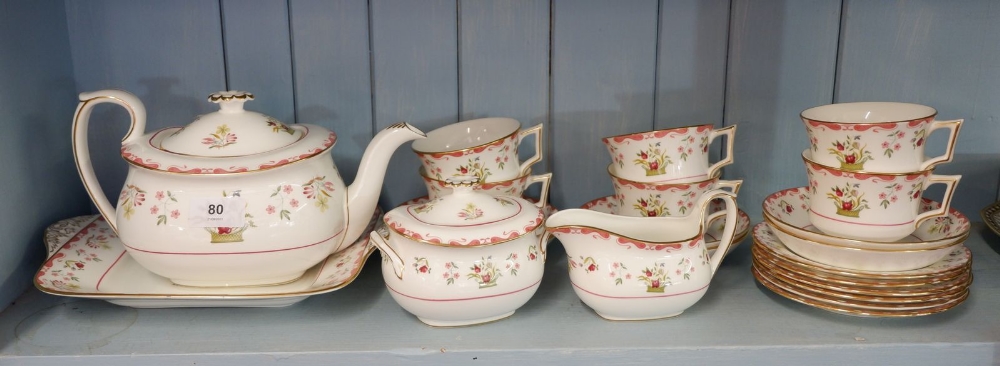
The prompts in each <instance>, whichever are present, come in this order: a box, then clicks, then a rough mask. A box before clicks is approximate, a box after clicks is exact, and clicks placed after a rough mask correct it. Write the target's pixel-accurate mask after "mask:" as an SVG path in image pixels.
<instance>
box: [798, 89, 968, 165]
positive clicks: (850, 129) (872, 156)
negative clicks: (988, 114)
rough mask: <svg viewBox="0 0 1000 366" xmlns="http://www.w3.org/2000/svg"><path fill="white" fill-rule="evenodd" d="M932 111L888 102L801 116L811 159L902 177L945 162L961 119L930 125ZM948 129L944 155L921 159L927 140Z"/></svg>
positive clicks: (825, 107) (825, 108) (810, 111)
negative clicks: (807, 138) (939, 131)
mask: <svg viewBox="0 0 1000 366" xmlns="http://www.w3.org/2000/svg"><path fill="white" fill-rule="evenodd" d="M936 115H937V111H936V110H934V108H931V107H928V106H923V105H919V104H910V103H893V102H860V103H839V104H828V105H822V106H818V107H813V108H809V109H806V110H805V111H802V114H801V118H802V122H803V123H804V124H805V126H806V132H807V133H808V134H809V144H810V149H811V150H812V152H813V155H812V160H813V161H815V162H817V163H819V164H823V165H826V166H832V167H839V168H840V169H843V170H847V171H862V170H863V171H874V172H885V173H905V172H915V171H923V170H930V169H933V168H934V166H936V165H938V164H941V163H946V162H949V161H951V159H952V156H953V154H954V149H955V140H956V138H957V137H958V132H959V130H960V129H961V127H962V120H961V119H956V120H951V121H936V120H934V116H936ZM940 128H947V129H948V130H949V135H948V143H947V145H945V153H944V154H942V155H940V156H937V157H934V158H927V157H925V156H924V148H925V147H926V140H927V137H928V136H929V135H930V134H931V133H932V132H933V131H934V130H937V129H940Z"/></svg>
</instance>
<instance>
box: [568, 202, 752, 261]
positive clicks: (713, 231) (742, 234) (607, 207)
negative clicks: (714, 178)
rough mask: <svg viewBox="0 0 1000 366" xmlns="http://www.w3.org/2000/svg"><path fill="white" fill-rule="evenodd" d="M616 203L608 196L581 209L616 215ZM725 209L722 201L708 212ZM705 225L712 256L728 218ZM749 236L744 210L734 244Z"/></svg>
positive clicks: (740, 214)
mask: <svg viewBox="0 0 1000 366" xmlns="http://www.w3.org/2000/svg"><path fill="white" fill-rule="evenodd" d="M615 201H616V200H615V199H614V196H606V197H601V198H597V199H593V200H590V201H589V202H587V203H584V204H583V206H580V208H582V209H585V210H593V211H597V212H603V213H607V214H614V210H615V206H617V203H616V202H615ZM725 208H726V205H725V203H724V202H722V201H712V202H711V203H709V204H708V212H709V213H710V214H712V213H716V212H720V211H723V210H725ZM705 225H706V226H705V246H706V247H708V252H709V254H712V253H713V252H715V249H716V248H718V247H719V242H720V239H721V238H722V234H723V231H724V230H725V227H726V217H725V216H710V217H709V221H706V222H705ZM749 234H750V216H748V215H747V213H746V212H743V210H739V213H738V216H736V235H735V237H736V238H735V239H733V243H739V242H740V241H742V240H743V239H744V238H746V236H747V235H749ZM730 250H732V247H730Z"/></svg>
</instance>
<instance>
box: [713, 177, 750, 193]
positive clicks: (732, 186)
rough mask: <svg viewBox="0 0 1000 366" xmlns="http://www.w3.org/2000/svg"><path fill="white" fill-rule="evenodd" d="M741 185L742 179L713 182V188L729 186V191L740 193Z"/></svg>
mask: <svg viewBox="0 0 1000 366" xmlns="http://www.w3.org/2000/svg"><path fill="white" fill-rule="evenodd" d="M742 186H743V180H742V179H737V180H719V181H718V182H715V189H720V188H729V191H730V192H733V194H740V187H742Z"/></svg>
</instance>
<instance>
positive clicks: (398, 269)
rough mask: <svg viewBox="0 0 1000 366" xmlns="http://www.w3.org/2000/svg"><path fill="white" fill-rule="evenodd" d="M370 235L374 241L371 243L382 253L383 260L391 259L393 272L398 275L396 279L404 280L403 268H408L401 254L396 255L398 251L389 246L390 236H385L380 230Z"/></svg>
mask: <svg viewBox="0 0 1000 366" xmlns="http://www.w3.org/2000/svg"><path fill="white" fill-rule="evenodd" d="M368 235H369V237H371V239H372V240H371V243H372V244H375V247H377V248H378V250H379V252H382V258H389V263H390V264H392V271H393V272H395V273H396V278H399V279H400V280H402V279H403V268H406V266H405V265H404V263H403V258H401V257H400V256H399V253H396V250H395V249H392V246H390V245H389V238H388V236H383V235H382V234H381V233H379V231H378V230H374V231H372V232H371V234H368Z"/></svg>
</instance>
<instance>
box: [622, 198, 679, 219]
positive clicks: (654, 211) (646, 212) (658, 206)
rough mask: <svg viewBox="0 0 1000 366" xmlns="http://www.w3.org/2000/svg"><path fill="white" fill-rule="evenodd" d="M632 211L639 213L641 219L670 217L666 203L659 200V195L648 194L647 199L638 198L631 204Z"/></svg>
mask: <svg viewBox="0 0 1000 366" xmlns="http://www.w3.org/2000/svg"><path fill="white" fill-rule="evenodd" d="M632 209H634V210H636V211H639V213H641V214H642V216H643V217H657V216H667V215H670V208H668V207H667V203H666V202H663V200H661V199H660V195H658V194H657V195H653V194H650V195H649V197H648V198H640V199H639V200H638V201H636V202H635V203H633V204H632ZM682 212H683V211H682Z"/></svg>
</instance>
